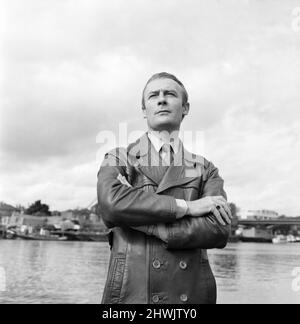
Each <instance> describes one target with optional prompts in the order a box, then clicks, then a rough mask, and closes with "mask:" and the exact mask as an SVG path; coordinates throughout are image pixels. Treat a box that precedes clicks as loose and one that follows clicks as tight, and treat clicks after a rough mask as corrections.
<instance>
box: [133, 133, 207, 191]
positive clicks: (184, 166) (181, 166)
mask: <svg viewBox="0 0 300 324" xmlns="http://www.w3.org/2000/svg"><path fill="white" fill-rule="evenodd" d="M128 148H129V152H128V154H129V156H130V159H131V161H132V162H134V166H135V167H136V168H138V169H139V170H140V171H141V172H142V173H143V174H144V175H145V176H147V177H148V178H149V179H150V180H152V181H153V183H154V184H155V185H157V186H158V188H157V191H156V193H161V192H163V191H165V190H167V189H169V188H172V187H176V186H180V185H183V184H187V183H189V182H192V181H193V180H195V179H196V178H198V177H200V176H201V173H202V170H203V165H204V158H203V157H201V156H198V155H196V154H193V153H190V152H189V151H187V150H186V149H185V148H184V145H183V143H182V141H180V145H179V150H178V152H177V154H174V163H173V164H172V165H171V166H170V167H169V168H168V169H167V172H166V173H165V175H164V177H163V179H162V180H161V181H160V182H159V181H158V179H155V177H154V176H153V173H154V172H152V168H154V167H157V166H158V165H159V154H158V152H157V151H156V149H155V148H154V146H153V144H152V143H151V141H150V140H149V138H148V135H147V133H145V134H144V135H143V136H142V137H140V138H139V139H138V140H137V141H136V142H135V143H133V144H132V145H130V146H129V147H128Z"/></svg>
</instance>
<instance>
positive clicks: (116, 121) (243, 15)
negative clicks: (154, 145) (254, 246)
mask: <svg viewBox="0 0 300 324" xmlns="http://www.w3.org/2000/svg"><path fill="white" fill-rule="evenodd" d="M0 3H1V8H0V9H1V10H0V30H1V31H0V40H1V43H0V70H1V73H0V100H1V101H0V201H5V202H6V203H10V204H13V205H16V204H22V205H24V206H26V207H27V206H28V205H29V204H31V203H32V202H34V201H35V200H39V199H41V200H42V202H43V203H47V204H49V205H50V208H51V210H65V209H69V208H77V207H83V208H84V207H87V206H89V205H90V204H91V203H92V202H93V201H95V198H96V181H97V172H98V169H99V166H100V164H101V154H100V153H99V152H100V151H101V149H102V148H103V143H100V142H101V141H100V142H99V134H103V132H105V131H111V132H114V133H115V134H118V132H119V128H120V126H119V125H120V123H123V125H124V124H125V125H126V127H127V128H128V132H129V133H131V132H132V131H140V132H143V131H145V130H147V124H146V121H145V119H143V115H142V111H141V93H142V89H143V87H144V85H145V83H146V81H147V80H148V79H149V77H150V76H151V75H152V74H154V73H156V72H161V71H167V72H170V73H173V74H175V75H176V76H177V77H178V78H179V79H180V80H181V81H182V82H183V83H184V85H185V87H186V89H187V91H188V93H189V97H190V104H191V109H190V114H189V115H188V116H187V117H186V118H185V120H184V122H183V124H182V131H189V132H194V133H195V132H199V133H200V134H201V143H200V144H201V145H200V144H199V145H198V147H196V150H197V152H196V153H200V154H202V155H203V156H205V157H206V158H207V159H208V160H210V161H212V162H213V163H214V164H215V165H216V166H217V167H218V168H219V171H220V174H221V176H222V177H223V178H224V180H225V189H226V192H227V194H228V199H229V201H231V202H234V203H236V205H237V206H238V207H239V208H241V209H242V210H248V209H270V210H274V211H276V212H278V213H280V214H285V215H287V216H299V215H300V199H299V197H300V186H299V183H300V172H299V171H298V166H299V165H300V107H299V106H300V105H299V104H300V91H299V89H300V0H286V1H281V0H263V1H262V0H226V1H225V0H185V1H181V0H126V1H124V0H105V1H104V0H72V1H71V0H70V1H67V0H51V1H50V0H44V1H40V0H27V1H26V2H25V1H23V0H2V1H1V2H0ZM190 144H191V142H190V141H189V140H187V141H186V145H187V146H188V145H190Z"/></svg>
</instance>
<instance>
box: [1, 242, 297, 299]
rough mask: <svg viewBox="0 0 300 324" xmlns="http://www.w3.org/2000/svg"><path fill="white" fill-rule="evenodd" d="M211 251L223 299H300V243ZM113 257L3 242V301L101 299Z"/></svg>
mask: <svg viewBox="0 0 300 324" xmlns="http://www.w3.org/2000/svg"><path fill="white" fill-rule="evenodd" d="M209 254H210V260H211V266H212V269H213V271H214V273H215V275H216V279H217V285H218V303H220V304H223V303H298V304H299V303H300V291H299V292H295V291H293V289H292V282H293V280H294V279H295V277H293V276H292V271H293V269H294V268H296V267H300V244H289V245H272V244H247V243H238V244H229V245H228V247H227V248H226V249H225V250H212V251H210V252H209ZM108 259H109V248H108V246H107V244H106V243H89V242H44V241H21V240H16V241H13V240H0V304H2V303H86V304H89V303H100V301H101V295H102V291H103V287H104V284H105V279H106V273H107V265H108ZM4 270H5V275H6V281H5V280H4V278H3V273H4ZM1 274H2V278H1ZM299 275H300V273H299ZM299 282H300V281H299ZM4 288H6V291H3V290H4Z"/></svg>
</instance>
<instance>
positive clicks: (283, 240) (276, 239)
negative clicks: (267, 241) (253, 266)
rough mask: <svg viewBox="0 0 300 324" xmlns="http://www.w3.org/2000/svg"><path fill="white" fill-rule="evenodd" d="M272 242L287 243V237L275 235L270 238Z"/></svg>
mask: <svg viewBox="0 0 300 324" xmlns="http://www.w3.org/2000/svg"><path fill="white" fill-rule="evenodd" d="M272 242H273V244H282V243H288V239H287V237H286V236H284V235H277V236H275V237H274V238H273V239H272Z"/></svg>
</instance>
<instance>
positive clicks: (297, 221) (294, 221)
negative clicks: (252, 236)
mask: <svg viewBox="0 0 300 324" xmlns="http://www.w3.org/2000/svg"><path fill="white" fill-rule="evenodd" d="M238 225H244V226H258V225H264V226H268V225H279V226H280V225H281V226H293V225H296V226H300V218H299V217H294V218H293V217H289V218H280V219H278V218H274V219H264V220H258V219H257V220H252V219H251V220H250V219H239V220H238Z"/></svg>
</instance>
